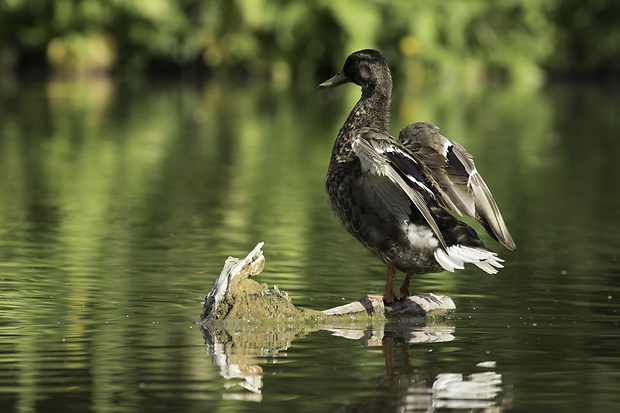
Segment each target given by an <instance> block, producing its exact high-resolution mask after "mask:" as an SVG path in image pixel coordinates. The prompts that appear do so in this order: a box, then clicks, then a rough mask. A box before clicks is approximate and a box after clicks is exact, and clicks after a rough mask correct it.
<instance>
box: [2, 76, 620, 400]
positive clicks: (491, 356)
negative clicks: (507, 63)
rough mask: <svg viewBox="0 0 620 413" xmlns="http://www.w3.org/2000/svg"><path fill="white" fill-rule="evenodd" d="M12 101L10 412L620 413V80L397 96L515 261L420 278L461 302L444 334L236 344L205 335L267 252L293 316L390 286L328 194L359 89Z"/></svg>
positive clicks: (8, 104)
mask: <svg viewBox="0 0 620 413" xmlns="http://www.w3.org/2000/svg"><path fill="white" fill-rule="evenodd" d="M317 83H318V82H317ZM395 84H397V83H395ZM2 90H3V92H2V94H0V406H1V407H0V411H2V412H52V411H62V412H90V411H92V412H138V411H144V412H153V411H179V412H205V411H209V412H211V411H213V412H219V411H221V412H224V411H225V412H230V411H254V410H256V411H266V412H280V411H281V412H290V411H296V412H325V411H340V412H345V411H347V412H348V411H360V412H361V411H369V412H370V411H420V412H423V411H429V410H432V409H434V410H433V411H519V412H547V411H575V412H577V411H579V412H583V411H593V412H598V411H612V410H615V409H617V408H618V407H619V406H620V392H619V391H618V389H619V388H620V387H619V386H620V326H619V325H618V322H619V321H620V314H619V313H618V310H619V309H620V189H618V182H620V164H619V162H618V155H619V154H620V139H618V138H619V137H620V120H619V119H620V117H619V116H618V114H619V113H620V93H619V92H620V90H618V88H617V87H615V88H614V87H608V86H606V87H600V86H593V85H556V86H549V87H547V88H546V89H544V90H542V91H541V90H539V91H531V90H521V89H512V88H502V89H489V90H477V91H468V90H454V89H450V88H445V89H441V90H427V91H425V90H405V89H403V90H396V91H395V96H394V101H393V108H392V112H393V115H392V119H391V124H392V133H393V134H397V133H398V130H399V128H400V127H402V126H404V125H406V124H407V123H411V122H413V121H418V120H426V121H429V122H433V123H436V124H438V125H440V127H441V131H442V132H443V133H444V134H445V135H446V136H448V137H450V138H452V139H454V140H457V141H459V142H460V143H462V144H463V145H464V146H465V147H466V148H467V149H468V150H469V152H470V153H472V154H473V155H474V157H475V159H476V162H477V166H478V169H479V170H480V171H481V173H482V175H483V177H484V178H485V180H486V182H487V184H488V185H489V186H490V188H491V190H492V191H493V193H494V195H495V198H496V200H497V202H498V204H499V206H500V208H501V210H502V212H503V215H504V218H505V219H506V222H507V224H508V226H509V228H510V230H511V232H512V235H513V237H514V239H515V241H516V244H517V249H516V250H515V251H514V252H510V251H507V250H505V249H503V247H502V246H501V245H499V244H498V243H495V242H493V241H492V240H491V239H490V238H489V237H488V236H486V234H485V236H484V238H483V239H484V241H485V243H486V244H487V246H489V247H490V248H492V249H494V250H495V251H497V252H498V253H499V254H500V256H501V257H503V258H504V259H505V260H506V262H505V268H504V269H502V270H501V272H500V273H499V274H497V275H495V276H489V275H486V274H484V273H482V272H481V271H480V270H478V269H477V268H476V267H473V268H472V267H469V268H466V269H465V270H461V271H459V272H457V273H455V274H451V273H442V274H429V275H423V276H419V277H417V278H415V279H414V281H413V284H412V286H413V291H414V292H415V293H426V292H433V293H436V294H445V295H449V296H450V297H452V299H453V300H454V301H455V303H456V306H457V312H456V314H455V316H454V317H453V318H452V319H450V320H447V321H446V322H445V323H440V324H439V325H428V326H423V325H422V326H420V325H417V326H408V325H388V326H384V327H382V328H383V331H381V332H377V331H346V332H343V331H331V330H319V331H307V332H305V333H299V334H297V335H295V333H293V334H289V335H287V334H285V333H282V332H281V334H276V333H273V334H272V336H268V337H266V338H261V335H260V334H259V333H258V332H254V331H253V330H252V326H244V327H243V328H240V329H239V330H238V331H235V332H232V334H233V335H234V336H236V337H239V340H238V341H236V345H234V346H228V347H226V346H222V345H218V343H214V342H212V341H209V337H210V336H209V334H208V333H206V332H203V331H202V330H201V329H200V328H199V327H198V326H197V325H195V324H194V322H195V321H196V320H197V319H198V317H199V314H200V312H201V310H202V304H201V301H202V298H203V297H204V296H205V294H206V293H207V292H208V290H209V288H210V286H211V283H212V282H213V280H214V279H215V278H216V277H217V275H218V274H219V272H220V270H221V267H222V265H223V263H224V260H225V259H226V258H227V257H228V256H229V255H232V256H236V257H243V256H245V255H246V254H247V253H248V252H249V251H250V250H251V249H252V248H253V247H254V246H255V245H256V244H257V243H258V242H260V241H264V242H265V246H264V248H263V249H264V252H265V257H266V267H265V270H264V272H263V273H262V274H261V275H260V276H259V277H258V281H261V282H265V283H267V284H269V285H270V286H273V285H277V286H278V287H279V288H280V289H282V290H285V291H287V292H288V293H289V295H290V296H291V298H292V299H293V301H294V302H295V303H296V304H298V305H301V306H306V307H311V308H316V309H325V308H330V307H334V306H336V305H340V304H342V303H343V302H348V301H353V300H356V299H358V298H359V297H361V296H362V295H364V294H366V293H380V292H381V291H382V288H383V284H384V277H385V268H384V266H383V265H382V264H381V263H380V262H379V260H378V259H376V258H375V257H374V256H372V255H371V254H370V253H368V252H367V251H366V250H365V249H364V248H363V247H362V246H361V245H359V244H358V243H357V241H355V240H354V239H353V238H352V237H350V236H349V235H348V234H347V233H346V232H345V231H344V230H342V229H341V228H340V227H339V225H338V223H337V221H336V219H335V218H334V217H333V216H332V214H331V211H330V210H329V208H328V207H327V205H326V202H325V195H324V190H323V180H324V176H325V171H326V168H327V163H328V160H329V155H330V151H331V146H332V144H333V141H334V138H335V136H336V134H337V132H338V129H339V127H340V125H341V124H342V122H344V119H345V117H346V115H347V114H348V111H349V110H350V108H351V107H352V105H353V104H354V103H355V101H356V100H357V98H358V97H359V88H357V87H356V86H353V85H346V86H343V87H341V88H338V89H335V90H329V91H319V90H317V89H316V85H315V84H311V85H297V86H296V87H295V88H293V89H288V90H275V89H272V88H269V87H267V86H250V85H247V84H246V85H235V84H233V83H225V82H224V83H218V82H212V83H207V84H204V85H195V84H182V83H176V82H169V81H167V82H163V81H159V82H154V81H146V80H143V81H139V82H137V81H132V82H113V81H110V80H106V79H100V80H95V81H89V82H67V81H53V80H51V81H47V82H39V83H36V82H35V83H19V82H15V81H4V83H3V84H2ZM398 277H402V274H399V275H398ZM379 333H380V334H379ZM266 334H267V335H269V333H266ZM377 334H379V335H380V336H382V337H383V339H382V340H373V339H372V337H373V336H376V335H377ZM404 337H405V338H404ZM406 337H408V338H406ZM205 340H206V342H205ZM265 342H270V344H269V345H267V344H264V343H265ZM244 343H245V344H244ZM220 344H221V343H220Z"/></svg>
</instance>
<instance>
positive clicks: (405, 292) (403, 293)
mask: <svg viewBox="0 0 620 413" xmlns="http://www.w3.org/2000/svg"><path fill="white" fill-rule="evenodd" d="M412 278H413V274H410V273H407V276H406V277H405V280H404V281H403V283H402V284H401V286H400V293H399V294H398V295H397V296H396V298H397V299H399V300H402V299H403V298H407V297H409V296H410V295H411V292H410V291H409V288H410V287H411V279H412Z"/></svg>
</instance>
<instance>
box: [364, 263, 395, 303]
mask: <svg viewBox="0 0 620 413" xmlns="http://www.w3.org/2000/svg"><path fill="white" fill-rule="evenodd" d="M395 275H396V267H395V266H393V265H388V269H387V279H386V280H385V293H384V294H383V295H382V296H381V295H371V294H368V297H370V298H377V299H383V302H384V303H386V304H390V303H392V302H394V299H395V298H396V294H394V276H395Z"/></svg>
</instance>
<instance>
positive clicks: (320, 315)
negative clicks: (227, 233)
mask: <svg viewBox="0 0 620 413" xmlns="http://www.w3.org/2000/svg"><path fill="white" fill-rule="evenodd" d="M262 246H263V243H262V242H261V243H259V244H258V245H257V246H256V247H255V248H254V249H253V250H252V252H250V253H249V254H248V255H247V256H246V257H245V258H244V259H237V258H233V257H229V258H228V259H227V260H226V262H225V264H224V268H223V269H222V272H221V273H220V275H219V277H218V278H217V279H216V280H215V282H214V283H213V286H212V287H211V290H210V291H209V293H208V294H207V296H206V297H205V303H204V307H203V311H202V314H201V315H200V320H199V321H198V323H199V324H203V325H205V324H207V323H212V322H218V321H224V320H226V321H228V322H234V321H243V322H248V321H250V322H251V321H261V322H270V321H278V322H281V321H287V322H296V323H300V322H302V323H314V324H317V323H318V324H328V325H334V324H339V323H340V324H342V321H348V322H350V321H365V322H367V321H372V320H375V321H376V320H382V321H384V322H385V321H387V320H393V319H403V318H406V319H417V320H418V321H420V320H424V321H425V320H429V319H434V320H435V319H443V318H445V317H447V316H449V315H450V314H451V313H452V312H454V310H455V309H456V306H455V305H454V302H453V301H452V299H451V298H450V297H447V296H443V295H434V294H420V295H414V296H411V297H407V298H406V299H405V300H402V301H398V302H395V303H393V304H391V305H389V306H385V305H384V304H383V300H381V299H376V298H371V297H368V296H365V297H362V298H361V299H359V300H358V301H354V302H352V303H349V304H346V305H343V306H339V307H334V308H330V309H328V310H324V311H317V310H311V309H307V308H301V307H295V305H294V304H293V302H292V301H291V299H290V298H289V296H288V294H287V293H286V292H284V291H281V290H280V289H278V287H276V286H274V288H273V289H269V287H268V286H267V284H259V283H257V282H256V281H254V280H252V279H250V277H254V276H256V275H258V274H260V272H261V271H262V270H263V268H264V266H265V257H264V256H263V252H262V250H261V248H262ZM319 328H320V327H319Z"/></svg>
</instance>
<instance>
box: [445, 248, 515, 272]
mask: <svg viewBox="0 0 620 413" xmlns="http://www.w3.org/2000/svg"><path fill="white" fill-rule="evenodd" d="M435 259H436V260H437V262H438V263H439V265H441V266H442V267H443V268H444V269H445V270H446V271H451V272H454V270H455V269H463V268H464V267H465V264H468V263H469V264H474V265H476V266H477V267H478V268H480V269H481V270H483V271H484V272H486V273H488V274H497V268H503V267H504V266H503V265H502V264H501V263H502V262H503V261H504V260H502V259H501V258H499V257H498V256H497V254H496V253H494V252H493V251H489V250H487V249H484V248H478V247H469V246H466V245H451V246H449V247H448V248H447V249H446V250H444V249H442V248H438V249H437V250H436V251H435Z"/></svg>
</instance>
